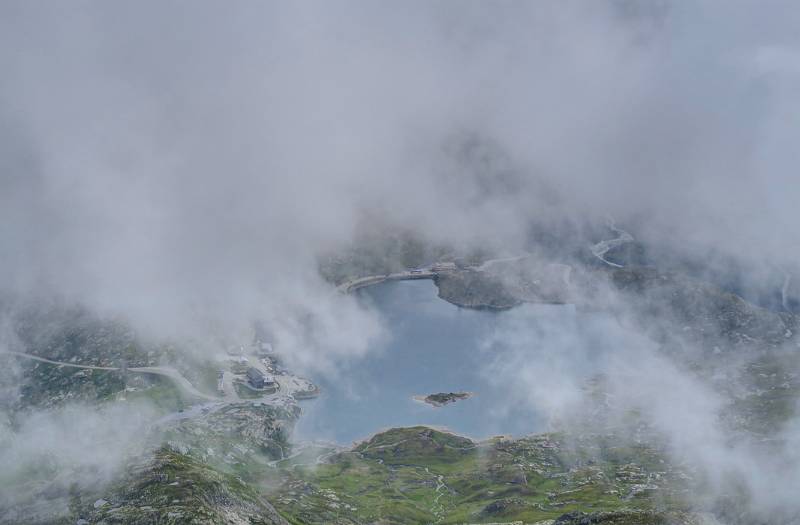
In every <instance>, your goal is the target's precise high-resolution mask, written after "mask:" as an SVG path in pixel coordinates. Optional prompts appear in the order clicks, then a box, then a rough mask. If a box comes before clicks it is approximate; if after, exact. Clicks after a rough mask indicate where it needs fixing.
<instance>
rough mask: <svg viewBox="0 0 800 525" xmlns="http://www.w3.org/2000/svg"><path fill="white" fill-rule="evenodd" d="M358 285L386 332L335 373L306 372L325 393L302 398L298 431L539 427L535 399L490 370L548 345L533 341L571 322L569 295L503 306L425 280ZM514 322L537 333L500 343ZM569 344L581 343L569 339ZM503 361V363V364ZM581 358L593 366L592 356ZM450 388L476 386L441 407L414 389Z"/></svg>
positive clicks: (300, 435) (343, 434)
mask: <svg viewBox="0 0 800 525" xmlns="http://www.w3.org/2000/svg"><path fill="white" fill-rule="evenodd" d="M357 293H358V294H359V296H358V297H359V300H360V301H365V302H366V303H369V304H370V305H371V307H373V308H376V309H378V311H379V312H381V314H382V315H383V316H384V319H385V322H386V325H387V326H388V327H389V329H390V331H391V335H390V337H389V338H388V340H387V341H386V342H384V343H383V344H381V345H379V346H380V347H379V348H375V349H374V350H373V351H371V352H370V353H368V354H367V355H366V356H365V357H363V358H361V359H358V360H357V361H354V362H353V363H352V364H351V366H350V367H349V368H348V369H347V370H346V371H345V372H344V373H343V374H342V375H341V377H340V378H339V379H333V378H326V377H313V378H312V379H313V380H314V381H315V382H316V383H317V384H319V386H320V387H321V389H322V394H321V395H320V397H319V398H317V399H316V400H313V401H306V402H303V404H302V407H303V416H302V417H301V418H300V421H299V422H298V425H297V427H296V430H295V438H296V439H298V440H308V439H322V440H329V441H335V442H338V443H341V444H349V443H350V442H352V441H355V440H359V439H364V438H366V437H368V436H370V435H371V434H373V433H375V432H377V431H380V430H382V429H386V428H390V427H396V426H410V425H417V424H424V425H429V426H435V427H445V428H448V429H451V430H453V431H455V432H458V433H460V434H463V435H467V436H470V437H473V438H485V437H489V436H492V435H497V434H513V435H524V434H529V433H532V432H537V431H541V430H544V429H543V422H542V420H541V419H540V417H539V414H537V411H536V409H535V408H534V407H532V406H531V405H529V404H527V403H524V402H520V401H519V400H520V395H519V394H520V392H519V390H520V389H521V388H524V387H520V385H519V383H517V382H515V381H506V380H504V379H503V377H505V376H503V375H501V376H498V374H496V373H495V371H496V370H497V369H498V367H499V368H501V369H503V370H504V371H505V374H506V375H507V374H508V372H509V368H511V377H513V372H514V370H513V366H514V365H513V363H515V362H523V363H524V362H533V361H531V360H536V359H542V357H543V356H545V357H546V356H547V355H550V353H551V350H550V349H548V348H543V346H547V344H544V345H542V344H536V342H537V341H538V342H542V341H550V342H551V343H552V342H553V337H552V336H553V334H554V333H555V334H556V335H557V337H558V338H563V336H562V333H575V332H577V331H578V329H577V322H576V312H575V308H574V307H573V306H572V305H525V306H520V307H518V308H515V309H513V310H512V311H508V312H492V311H479V310H469V309H464V308H459V307H456V306H454V305H452V304H450V303H447V302H445V301H443V300H441V299H439V298H438V297H437V295H436V293H437V290H436V287H435V286H434V284H433V283H432V282H431V281H403V282H387V283H382V284H379V285H376V286H372V287H369V288H365V289H362V290H360V291H359V292H357ZM520 326H524V327H525V329H524V331H522V332H524V333H525V334H530V333H534V334H538V336H537V337H536V338H534V339H532V340H531V339H530V337H528V336H526V337H528V339H527V340H523V343H526V342H527V343H528V345H527V346H526V345H525V344H518V345H516V346H515V347H514V348H513V349H510V348H506V347H505V346H504V345H503V344H502V343H498V334H500V335H504V334H506V333H507V332H514V331H515V330H516V331H518V332H519V331H520V330H519V327H520ZM514 327H517V328H516V329H515V328H514ZM543 336H544V337H543ZM576 344H577V345H578V346H580V344H581V343H580V341H578V342H577V343H575V344H572V343H571V344H570V346H571V347H575V346H576ZM528 347H530V350H526V348H528ZM520 348H523V350H522V352H523V353H522V355H520ZM528 351H529V352H530V356H528V355H527V354H526V353H525V352H528ZM557 351H559V349H556V348H554V349H552V352H557ZM506 352H508V353H509V355H508V356H506V355H505V353H506ZM512 352H513V355H511V353H512ZM528 357H530V360H528ZM576 361H585V359H583V358H581V359H578V360H576ZM504 363H505V364H510V367H509V366H505V368H504V367H503V365H504ZM569 366H572V365H571V364H570V365H569ZM580 366H586V367H587V370H588V369H591V368H592V365H591V364H588V365H584V364H581V365H580ZM572 375H574V374H572ZM457 391H469V392H474V394H475V396H474V397H472V398H470V399H467V400H462V401H457V402H455V403H452V404H449V405H446V406H444V407H439V408H435V407H432V406H430V405H428V404H425V403H421V402H419V401H415V400H413V399H412V397H413V396H414V395H423V396H424V395H427V394H431V393H434V392H457Z"/></svg>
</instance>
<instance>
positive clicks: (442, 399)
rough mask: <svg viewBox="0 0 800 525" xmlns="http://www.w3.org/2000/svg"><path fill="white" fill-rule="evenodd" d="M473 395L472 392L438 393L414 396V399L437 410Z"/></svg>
mask: <svg viewBox="0 0 800 525" xmlns="http://www.w3.org/2000/svg"><path fill="white" fill-rule="evenodd" d="M473 395H474V394H473V393H472V392H447V393H445V392H439V393H436V394H430V395H427V396H414V399H415V400H417V401H422V402H423V403H428V404H429V405H433V406H435V407H437V408H438V407H443V406H445V405H449V404H450V403H455V402H456V401H460V400H462V399H469V398H471V397H472V396H473Z"/></svg>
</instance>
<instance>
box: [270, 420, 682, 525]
mask: <svg viewBox="0 0 800 525" xmlns="http://www.w3.org/2000/svg"><path fill="white" fill-rule="evenodd" d="M319 458H320V459H319V460H318V461H316V462H314V461H309V459H310V458H309V457H308V456H306V457H305V458H304V459H303V460H302V461H295V462H290V461H287V462H282V463H279V464H278V469H277V472H276V473H275V474H274V476H273V478H272V479H270V480H269V482H268V483H267V489H268V491H269V493H270V494H271V498H272V501H273V503H274V505H275V506H276V508H277V509H278V510H279V511H280V512H282V513H283V514H284V515H285V516H286V517H287V519H289V520H290V521H292V522H293V523H330V522H336V523H373V522H380V523H397V524H401V523H426V522H430V523H433V522H435V523H445V524H456V523H490V522H507V521H524V522H526V523H533V522H537V521H541V520H547V519H556V518H558V517H560V516H563V515H564V514H566V513H569V512H600V511H604V512H609V511H615V512H618V513H619V512H621V511H625V512H623V513H622V514H618V515H619V516H623V515H624V516H628V515H634V514H635V513H634V514H630V513H631V512H634V511H636V512H638V511H645V510H647V509H651V508H653V507H654V506H655V504H656V503H659V504H661V503H663V502H664V501H672V502H674V505H675V507H676V508H679V507H680V503H679V498H677V497H676V496H675V494H677V492H676V491H677V488H678V487H680V486H681V485H680V477H679V476H678V475H677V474H676V473H675V472H672V471H670V470H669V468H668V467H666V466H665V465H664V464H663V463H662V462H661V458H660V455H659V454H658V453H657V452H656V451H655V450H651V449H647V448H644V447H619V448H617V447H614V446H612V445H611V443H607V444H606V446H605V448H604V449H603V448H601V449H600V450H598V449H596V448H593V449H592V450H588V449H585V448H584V447H582V446H567V445H566V444H565V443H564V442H563V440H562V439H561V436H558V435H541V436H533V437H530V438H523V439H516V440H508V439H503V438H495V439H491V440H487V441H483V442H478V443H476V442H473V441H471V440H469V439H467V438H464V437H460V436H456V435H453V434H449V433H446V432H440V431H437V430H433V429H430V428H426V427H411V428H400V429H392V430H389V431H387V432H384V433H381V434H378V435H376V436H374V437H373V438H371V439H370V440H368V441H366V442H364V443H361V444H359V445H358V446H356V447H354V448H353V449H352V450H350V451H347V452H338V453H337V452H335V451H333V452H330V453H328V454H324V453H320V456H319ZM641 515H642V516H644V515H645V514H641ZM654 516H655V515H654ZM626 519H627V518H626ZM654 519H655V518H654ZM598 523H599V522H598ZM608 523H628V522H625V521H618V522H611V521H609V522H608ZM636 523H639V522H636ZM641 523H660V522H658V521H642V522H641Z"/></svg>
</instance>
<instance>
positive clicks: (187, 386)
mask: <svg viewBox="0 0 800 525" xmlns="http://www.w3.org/2000/svg"><path fill="white" fill-rule="evenodd" d="M5 353H7V354H10V355H13V356H17V357H23V358H25V359H31V360H33V361H39V362H42V363H47V364H50V365H57V366H66V367H70V368H82V369H85V370H106V371H115V370H120V367H114V366H93V365H79V364H76V363H66V362H64V361H54V360H52V359H46V358H44V357H39V356H36V355H31V354H26V353H23V352H11V351H9V352H5ZM0 355H2V354H0ZM128 372H135V373H137V374H155V375H159V376H164V377H168V378H170V379H171V380H172V381H173V382H174V383H175V385H177V386H178V388H180V389H181V390H183V391H184V392H185V393H187V394H189V395H191V396H194V397H197V398H200V399H206V400H208V401H220V398H218V397H214V396H210V395H208V394H204V393H203V392H201V391H199V390H197V388H195V387H194V385H192V383H190V382H189V380H188V379H186V378H185V377H183V375H181V373H180V372H178V371H177V370H175V369H174V368H167V367H162V366H140V367H129V368H128Z"/></svg>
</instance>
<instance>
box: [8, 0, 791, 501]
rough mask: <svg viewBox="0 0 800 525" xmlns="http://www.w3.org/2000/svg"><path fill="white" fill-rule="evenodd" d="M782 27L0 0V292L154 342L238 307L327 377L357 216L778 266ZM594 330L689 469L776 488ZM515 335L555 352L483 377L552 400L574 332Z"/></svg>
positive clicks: (357, 339) (330, 7) (775, 12)
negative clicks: (625, 241)
mask: <svg viewBox="0 0 800 525" xmlns="http://www.w3.org/2000/svg"><path fill="white" fill-rule="evenodd" d="M797 27H800V7H798V5H797V4H796V3H795V2H790V1H785V2H780V1H766V2H741V1H725V2H722V1H719V2H715V1H707V2H694V1H682V2H677V1H675V2H659V1H652V2H635V1H625V0H619V1H602V2H601V1H598V2H570V1H565V2H562V1H551V2H502V1H496V2H468V1H459V2H394V3H386V2H383V3H377V2H269V3H268V2H247V1H240V2H236V3H223V2H191V3H188V2H154V1H153V2H146V1H145V2H128V3H121V2H101V1H96V2H88V1H75V2H24V1H18V2H17V1H6V2H3V3H2V4H0V290H2V291H3V292H5V293H13V294H17V295H19V296H51V295H56V296H59V297H61V298H64V299H66V300H67V301H76V302H80V303H82V304H85V305H87V306H89V307H90V308H92V309H94V310H96V311H98V312H100V313H102V314H111V315H122V316H124V317H126V318H127V319H129V320H130V321H131V322H132V323H133V324H134V326H136V327H137V329H139V330H141V331H143V332H146V333H148V334H152V335H154V336H156V337H174V338H180V337H186V336H191V337H193V338H194V339H195V340H200V341H202V340H210V338H211V337H212V336H213V337H218V338H222V339H226V340H233V339H235V338H236V337H237V336H239V335H241V334H242V333H245V332H246V330H247V329H248V328H249V327H250V324H251V322H252V321H253V320H254V319H266V320H269V321H271V322H272V323H273V325H272V326H273V329H274V330H275V331H276V332H277V334H276V335H277V336H278V337H279V338H280V340H281V341H284V342H285V343H286V345H287V347H288V348H290V349H291V350H292V351H293V352H294V356H295V359H296V360H297V361H299V362H300V363H303V364H304V365H305V366H306V367H311V366H317V367H322V368H330V366H331V365H332V364H334V363H335V362H336V361H337V360H338V359H341V358H343V357H351V356H358V355H363V354H364V353H365V352H367V351H368V350H369V348H370V344H371V342H373V341H375V340H376V338H378V337H380V335H381V333H382V331H383V330H384V329H385V327H383V326H382V325H381V321H380V319H379V317H378V316H377V315H376V314H375V313H374V312H371V311H369V310H366V309H364V308H363V307H361V306H359V305H358V304H356V302H355V301H354V300H353V299H352V298H351V297H346V296H342V295H340V294H337V293H335V291H334V290H333V288H332V286H331V285H330V284H329V283H326V282H324V280H323V279H322V278H321V277H320V276H319V275H318V270H317V269H318V257H319V255H320V254H321V253H327V252H329V251H331V250H335V249H336V248H337V247H340V246H344V245H346V244H347V243H348V242H350V241H351V240H352V239H353V238H354V236H355V235H356V233H357V232H358V231H359V229H360V228H361V227H362V222H361V221H363V220H364V218H365V217H370V218H371V219H370V220H373V219H374V218H376V217H377V218H379V221H380V223H381V224H380V225H381V226H386V227H387V228H395V227H397V228H403V229H408V230H411V231H413V232H415V233H416V234H418V235H419V236H420V237H422V238H424V239H427V240H430V241H433V242H439V241H447V242H451V243H456V244H461V245H468V246H482V245H486V244H488V243H492V245H493V246H498V245H499V246H502V247H503V249H505V250H507V251H509V252H513V251H515V250H518V249H520V248H522V247H523V246H524V243H525V242H526V240H527V234H528V231H529V226H530V224H531V223H532V222H535V223H537V224H543V225H546V227H552V228H557V227H558V226H557V225H564V224H574V225H580V224H584V223H586V222H588V223H597V224H599V223H600V221H601V218H602V217H605V216H606V215H607V214H611V215H613V216H614V217H615V219H616V220H617V222H618V223H620V224H623V225H624V224H631V225H633V226H635V228H636V231H637V235H641V236H642V237H643V238H645V239H646V240H648V241H649V242H651V243H653V244H654V245H659V246H661V247H662V248H663V250H664V253H670V252H682V253H688V254H691V255H702V256H704V257H705V255H706V254H714V256H715V257H716V256H719V257H721V258H728V257H732V258H733V259H734V260H736V261H737V262H738V263H740V264H742V265H743V266H745V267H747V268H753V269H760V268H765V267H769V268H784V269H788V270H789V271H791V270H792V269H794V268H795V266H796V262H795V261H796V260H797V258H798V256H799V255H800V230H798V228H797V227H796V223H797V219H798V215H797V212H796V202H797V201H798V198H800V189H798V188H800V186H798V185H797V184H796V180H797V175H796V173H795V171H796V168H797V166H798V164H800V163H799V162H798V161H800V158H798V156H800V148H798V147H797V144H796V142H797V131H796V127H797V126H796V120H797V117H798V110H800V97H798V94H799V93H800V33H798V31H797ZM555 233H556V234H558V230H556V231H555ZM709 257H710V255H709ZM712 262H713V261H712V260H708V263H709V265H711V264H712ZM753 275H754V276H756V277H755V278H754V280H753V282H748V283H745V284H747V285H749V286H753V287H758V285H759V282H758V281H756V280H755V279H758V278H760V277H761V274H759V273H756V272H754V273H753ZM606 329H607V331H604V330H606ZM598 333H610V335H609V337H611V338H612V340H618V341H625V344H620V346H619V348H612V349H609V350H608V352H607V353H606V354H604V357H603V359H608V362H607V363H606V364H605V367H606V369H607V370H608V371H615V370H616V371H617V373H618V374H620V375H619V376H618V377H617V378H616V381H614V384H616V385H619V386H620V388H621V387H622V386H625V389H622V390H621V391H620V392H618V398H620V399H626V398H636V399H639V400H642V403H643V404H645V405H647V406H649V407H650V408H651V415H652V418H653V420H654V422H655V424H656V425H657V426H658V425H661V426H662V427H663V430H664V431H665V432H666V433H667V434H668V435H670V436H672V437H673V438H674V440H675V441H674V443H675V445H676V448H677V449H680V450H681V452H682V453H686V454H689V455H692V457H693V458H694V459H695V460H696V461H698V462H701V463H704V464H706V465H707V466H708V468H709V470H711V471H714V470H730V469H740V470H742V471H743V472H753V476H752V477H753V480H752V483H753V486H752V490H753V492H754V493H755V494H756V495H757V496H758V498H759V500H758V501H759V502H762V503H763V504H764V505H766V506H767V508H775V506H780V505H785V504H786V502H787V501H789V500H790V497H791V494H786V493H785V491H784V490H780V489H786V487H789V488H790V489H796V488H798V487H800V480H798V479H797V477H796V475H794V474H791V473H788V474H787V473H786V472H785V471H786V469H781V468H778V467H779V466H780V465H771V464H769V462H763V463H758V464H757V462H756V459H757V458H758V456H757V455H755V453H754V452H751V451H749V450H740V449H736V450H733V451H730V450H729V449H728V448H726V444H725V440H724V436H723V435H720V430H719V429H718V428H716V427H715V426H714V423H713V421H714V417H713V416H714V414H715V413H716V411H717V410H718V406H717V401H716V399H715V395H714V394H713V393H711V392H708V391H707V390H706V389H705V387H704V386H703V385H700V384H695V382H694V380H693V379H691V378H690V377H689V376H687V375H686V374H684V373H683V372H682V371H680V370H677V369H674V367H673V366H672V365H670V364H668V363H663V362H661V361H660V360H659V359H661V358H659V357H658V356H657V355H656V353H655V351H654V349H653V348H650V347H648V344H650V343H647V341H645V340H644V338H643V336H641V334H636V333H628V332H625V330H624V329H622V328H620V327H618V326H617V325H613V326H611V325H610V327H602V326H601V327H598ZM220 334H221V335H220ZM516 336H518V337H519V339H518V340H519V341H522V342H523V343H520V344H531V341H535V340H538V339H540V338H542V337H544V338H547V340H548V341H549V343H548V344H549V346H546V347H547V348H556V347H557V348H561V349H563V352H562V353H560V354H558V355H557V356H556V355H551V356H550V358H551V359H552V361H549V362H545V364H543V363H542V362H536V363H535V364H532V363H530V362H522V361H521V362H520V363H517V364H518V365H520V366H506V367H505V368H504V369H503V371H504V374H506V375H507V376H509V380H511V381H519V382H520V384H521V385H523V386H524V387H525V388H526V390H524V391H525V392H527V393H529V394H532V395H529V396H528V399H531V400H533V402H534V403H536V404H537V408H538V409H539V410H542V411H545V412H546V413H548V414H551V415H553V417H554V418H555V417H557V415H558V414H559V413H562V412H563V411H565V410H566V409H567V407H570V406H573V405H575V404H576V403H579V402H580V397H579V390H580V388H579V382H580V378H581V377H582V375H581V369H580V367H581V364H580V361H581V360H582V359H584V358H585V357H586V356H585V355H582V354H581V352H586V351H588V350H587V349H585V348H584V349H582V350H576V349H577V348H583V347H580V345H579V343H580V341H576V340H574V339H572V338H573V336H572V335H570V334H563V333H556V331H555V330H554V331H553V333H550V332H548V333H546V334H531V333H526V332H525V329H524V327H514V326H511V327H510V329H509V334H507V337H516ZM554 341H555V342H554ZM525 342H527V343H525ZM570 349H572V350H570ZM634 349H637V350H641V351H634ZM616 350H619V351H616ZM523 358H524V356H523V357H521V359H523ZM512 364H513V363H512ZM545 365H547V366H545ZM623 365H624V366H623ZM631 368H633V369H634V370H635V372H636V373H632V372H631ZM651 372H652V373H651ZM626 374H627V375H626ZM623 376H624V377H623ZM542 377H547V378H548V383H545V384H542V383H541V382H539V381H538V379H539V378H542ZM630 378H638V379H636V380H630ZM653 378H658V379H659V382H658V383H655V382H653V381H652V379H653ZM665 391H666V392H669V395H667V396H666V397H664V396H661V395H660V394H659V395H656V394H657V393H663V392H665ZM545 394H547V395H545ZM686 396H689V398H688V399H687V397H686ZM695 401H696V402H695ZM676 406H680V407H684V408H685V410H682V411H676V410H674V407H676ZM675 414H681V416H682V417H683V418H685V419H684V420H680V421H678V420H676V419H675V417H674V416H675ZM32 421H33V420H32ZM49 424H51V423H48V425H49ZM53 424H56V425H57V424H58V421H56V422H55V423H53ZM795 426H796V425H795ZM683 428H689V429H691V430H692V433H691V434H682V433H681V432H680V431H679V430H680V429H683ZM786 432H787V435H788V439H790V441H791V442H795V443H796V442H797V439H798V437H797V436H798V432H797V431H796V428H795V427H792V426H790V427H789V428H788V429H787V431H786ZM787 457H788V456H787ZM789 461H790V463H789V464H791V465H796V464H797V458H796V457H791V458H789ZM759 469H760V470H759ZM775 473H780V475H778V474H775ZM773 474H775V475H774V476H773ZM784 474H785V475H784ZM787 490H788V489H787ZM789 492H791V490H789Z"/></svg>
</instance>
